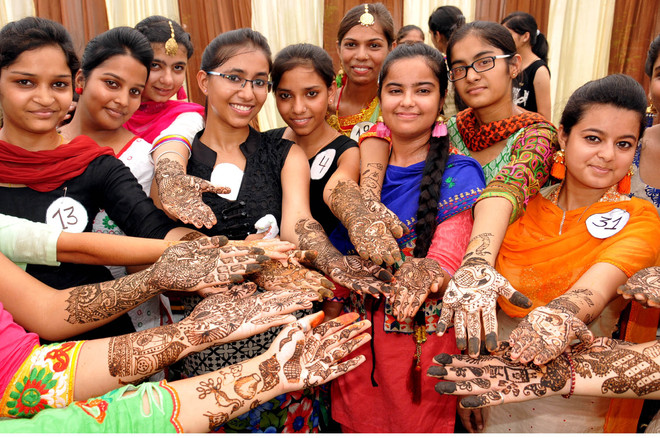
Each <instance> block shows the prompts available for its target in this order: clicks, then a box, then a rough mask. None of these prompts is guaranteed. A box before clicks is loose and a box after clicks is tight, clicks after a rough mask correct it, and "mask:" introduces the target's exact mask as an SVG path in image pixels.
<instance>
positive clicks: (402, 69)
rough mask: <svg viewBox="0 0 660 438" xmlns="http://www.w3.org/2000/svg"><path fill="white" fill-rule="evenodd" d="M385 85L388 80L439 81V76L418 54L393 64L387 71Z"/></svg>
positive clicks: (400, 81)
mask: <svg viewBox="0 0 660 438" xmlns="http://www.w3.org/2000/svg"><path fill="white" fill-rule="evenodd" d="M383 81H384V83H385V85H386V84H387V83H388V82H397V83H401V84H408V83H410V84H415V83H418V82H434V83H437V82H438V78H437V77H436V76H435V73H433V70H431V67H429V65H428V64H427V63H426V61H425V60H424V59H423V58H422V57H420V56H416V57H414V58H404V59H399V60H396V61H394V62H392V64H390V67H389V69H388V71H387V76H385V78H384V79H383Z"/></svg>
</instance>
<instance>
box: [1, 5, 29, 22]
mask: <svg viewBox="0 0 660 438" xmlns="http://www.w3.org/2000/svg"><path fill="white" fill-rule="evenodd" d="M30 15H34V2H32V1H26V0H3V1H1V2H0V26H4V25H5V24H7V23H9V22H10V21H16V20H20V19H21V18H25V17H28V16H30Z"/></svg>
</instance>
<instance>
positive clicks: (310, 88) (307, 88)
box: [277, 85, 322, 91]
mask: <svg viewBox="0 0 660 438" xmlns="http://www.w3.org/2000/svg"><path fill="white" fill-rule="evenodd" d="M317 88H322V87H321V86H320V85H312V86H311V87H305V91H312V90H315V89H317ZM277 91H292V90H290V89H288V88H282V87H277Z"/></svg>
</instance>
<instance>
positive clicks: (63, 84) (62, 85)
mask: <svg viewBox="0 0 660 438" xmlns="http://www.w3.org/2000/svg"><path fill="white" fill-rule="evenodd" d="M68 86H69V83H68V82H65V81H57V82H54V83H53V88H67V87H68Z"/></svg>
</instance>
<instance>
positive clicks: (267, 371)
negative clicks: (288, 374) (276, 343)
mask: <svg viewBox="0 0 660 438" xmlns="http://www.w3.org/2000/svg"><path fill="white" fill-rule="evenodd" d="M281 349H282V347H281V346H280V350H281ZM279 372H280V363H279V362H278V361H277V356H276V355H273V356H272V357H271V358H270V359H267V360H265V361H263V362H261V363H260V364H259V373H260V374H261V379H262V380H263V382H264V386H263V388H261V391H259V392H265V391H270V390H271V389H273V388H275V387H276V386H277V385H278V384H279V383H280V377H279Z"/></svg>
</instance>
